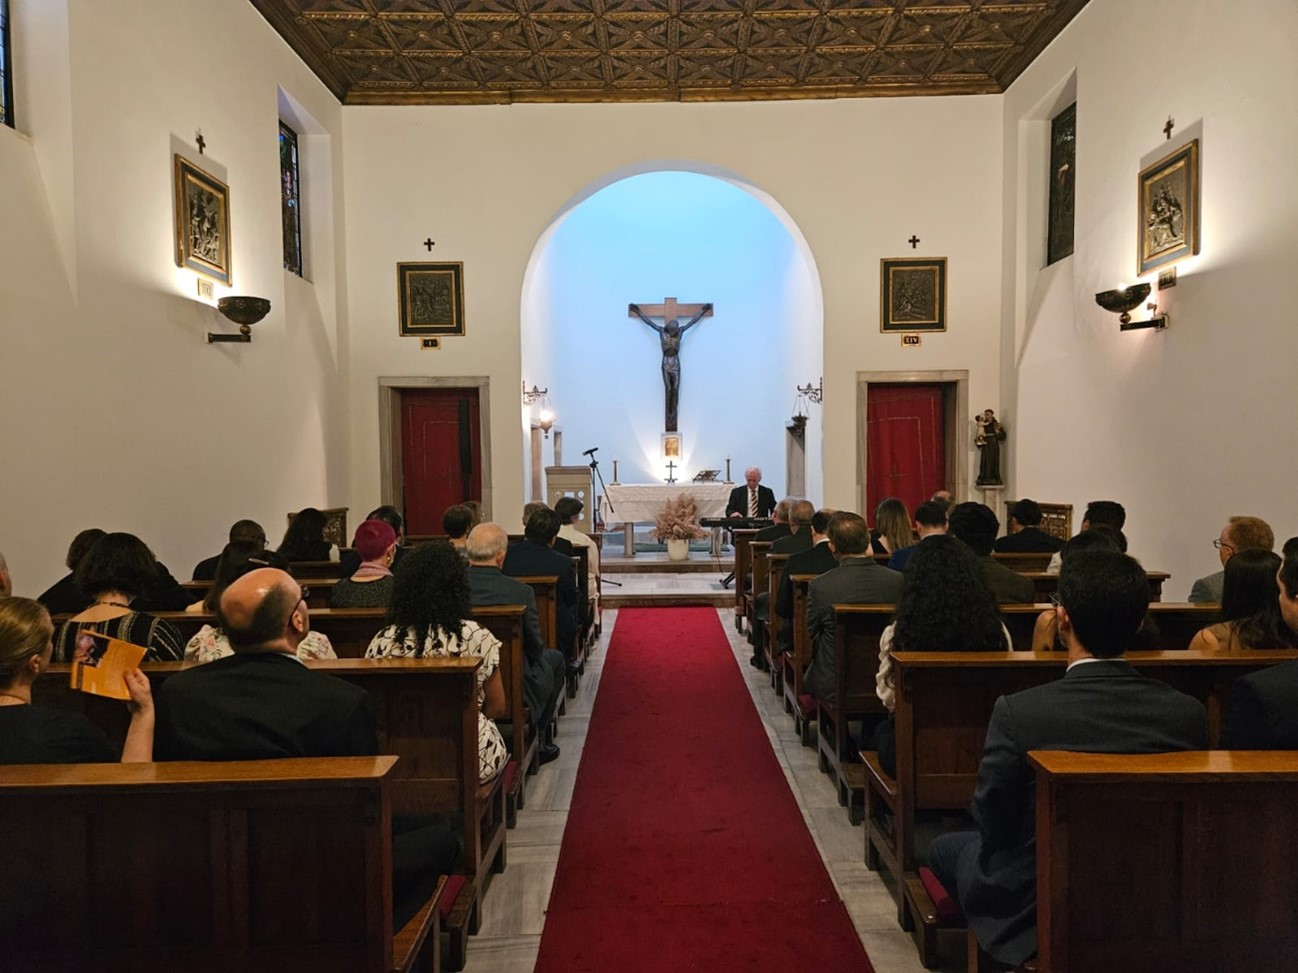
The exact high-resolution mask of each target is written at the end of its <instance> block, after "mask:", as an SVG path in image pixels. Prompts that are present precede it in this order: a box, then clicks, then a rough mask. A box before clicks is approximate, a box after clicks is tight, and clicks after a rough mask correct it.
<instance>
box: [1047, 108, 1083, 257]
mask: <svg viewBox="0 0 1298 973" xmlns="http://www.w3.org/2000/svg"><path fill="white" fill-rule="evenodd" d="M1076 185H1077V102H1073V103H1072V104H1071V105H1069V106H1068V107H1067V108H1065V109H1064V110H1063V111H1061V112H1060V113H1059V114H1058V115H1056V116H1055V117H1054V119H1053V120H1052V121H1051V122H1050V227H1049V233H1048V239H1047V243H1046V263H1047V264H1052V263H1054V262H1055V261H1056V260H1062V259H1063V258H1064V257H1067V256H1068V255H1069V254H1070V253H1072V252H1073V206H1074V197H1073V187H1074V186H1076Z"/></svg>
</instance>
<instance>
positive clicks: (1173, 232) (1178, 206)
mask: <svg viewBox="0 0 1298 973" xmlns="http://www.w3.org/2000/svg"><path fill="white" fill-rule="evenodd" d="M1137 188H1138V191H1139V200H1138V207H1137V212H1138V213H1139V214H1140V215H1139V218H1138V220H1137V224H1136V233H1137V234H1138V243H1137V249H1136V252H1137V254H1138V267H1137V270H1136V272H1137V273H1139V274H1147V273H1149V271H1151V270H1153V269H1154V268H1155V267H1162V266H1163V265H1165V264H1170V263H1173V262H1175V261H1177V260H1180V259H1181V258H1182V257H1188V256H1190V255H1192V254H1196V253H1198V252H1199V140H1198V139H1195V140H1194V141H1192V142H1190V143H1188V144H1187V145H1183V146H1181V147H1180V148H1179V149H1177V150H1176V151H1175V152H1173V153H1171V154H1170V155H1165V156H1163V158H1161V159H1159V160H1158V161H1157V162H1155V163H1154V164H1153V165H1152V166H1150V167H1149V168H1147V169H1145V170H1144V171H1142V172H1141V174H1140V180H1139V184H1138V187H1137Z"/></svg>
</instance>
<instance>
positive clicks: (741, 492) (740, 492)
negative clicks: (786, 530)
mask: <svg viewBox="0 0 1298 973" xmlns="http://www.w3.org/2000/svg"><path fill="white" fill-rule="evenodd" d="M744 483H745V484H746V486H737V487H735V488H734V489H733V490H731V491H730V501H729V502H728V503H727V504H726V516H727V517H769V516H770V515H771V511H772V510H774V509H775V491H774V490H772V489H771V488H770V487H768V486H762V471H761V470H760V469H758V468H757V467H756V466H750V467H749V468H748V469H746V470H744Z"/></svg>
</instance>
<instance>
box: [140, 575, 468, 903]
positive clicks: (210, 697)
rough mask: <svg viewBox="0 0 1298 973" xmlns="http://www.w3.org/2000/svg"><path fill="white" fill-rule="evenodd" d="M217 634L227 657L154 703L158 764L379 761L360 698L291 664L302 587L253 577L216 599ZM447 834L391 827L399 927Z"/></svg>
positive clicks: (303, 619)
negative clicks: (220, 634)
mask: <svg viewBox="0 0 1298 973" xmlns="http://www.w3.org/2000/svg"><path fill="white" fill-rule="evenodd" d="M218 614H219V616H220V619H221V627H222V630H223V631H224V632H225V634H226V636H227V637H228V638H229V640H230V646H231V647H232V648H233V649H234V655H231V656H227V657H226V658H224V659H218V660H216V661H215V662H208V663H206V664H204V665H201V666H194V667H193V668H190V669H186V670H185V671H184V672H179V673H176V674H175V675H173V676H172V677H171V678H169V679H168V680H167V681H166V682H164V683H163V684H162V687H161V688H160V689H159V690H158V692H157V699H156V702H155V704H154V706H155V710H156V726H157V730H156V734H155V737H154V754H155V759H157V760H271V759H276V758H280V757H350V756H368V755H371V754H376V753H378V749H379V746H378V736H377V734H376V732H375V720H374V704H373V701H372V700H371V699H370V696H369V694H368V693H367V692H365V690H363V689H361V688H360V687H359V686H354V685H352V684H351V683H349V682H346V681H344V680H342V679H337V678H335V677H333V676H330V675H326V674H325V673H323V672H316V671H313V670H311V669H309V668H307V667H306V665H304V664H303V663H302V662H299V661H298V659H297V647H298V644H299V643H300V642H301V641H302V639H303V638H304V637H305V636H306V634H307V632H309V631H310V630H311V621H310V613H309V612H308V610H307V607H306V600H305V596H304V594H303V590H302V587H301V586H300V585H299V584H298V583H297V582H296V581H294V580H293V578H292V577H290V576H289V575H288V573H287V572H284V571H280V570H279V569H277V568H259V569H257V570H256V571H251V572H249V573H248V574H245V575H244V576H243V577H241V578H238V579H237V580H235V581H234V582H233V583H232V584H231V585H230V587H228V588H226V589H225V592H224V593H223V594H222V595H221V602H220V605H219V607H218ZM458 858H459V848H458V847H457V844H456V841H455V838H454V836H453V835H452V834H451V833H450V831H449V830H448V829H447V828H446V827H444V826H442V825H439V824H436V823H433V822H432V821H431V820H429V819H422V818H419V819H417V818H394V819H393V839H392V862H393V886H394V892H393V899H394V902H393V906H394V907H393V912H394V917H395V919H396V927H397V928H400V927H401V926H402V925H404V924H405V922H406V921H408V920H409V918H410V917H411V915H413V913H414V910H415V909H416V908H418V906H419V905H420V904H421V903H422V902H424V901H426V900H427V898H428V896H429V895H431V894H432V889H433V887H434V886H435V883H436V881H437V876H438V875H440V874H446V873H447V872H449V871H451V870H452V869H453V868H454V867H455V863H456V861H457V860H458Z"/></svg>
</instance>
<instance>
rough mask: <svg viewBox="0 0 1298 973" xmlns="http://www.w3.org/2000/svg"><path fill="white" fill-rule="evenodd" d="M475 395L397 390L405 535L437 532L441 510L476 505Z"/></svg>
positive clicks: (478, 444)
mask: <svg viewBox="0 0 1298 973" xmlns="http://www.w3.org/2000/svg"><path fill="white" fill-rule="evenodd" d="M478 409H479V404H478V390H477V389H476V388H466V389H403V390H402V391H401V482H402V487H403V491H404V492H403V496H404V498H405V507H406V509H405V518H406V533H408V534H440V533H442V514H443V513H444V512H445V510H446V508H447V507H449V506H451V505H452V504H456V503H463V502H464V501H465V500H478V501H481V500H482V446H481V440H480V437H479V435H478V433H479V418H478Z"/></svg>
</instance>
